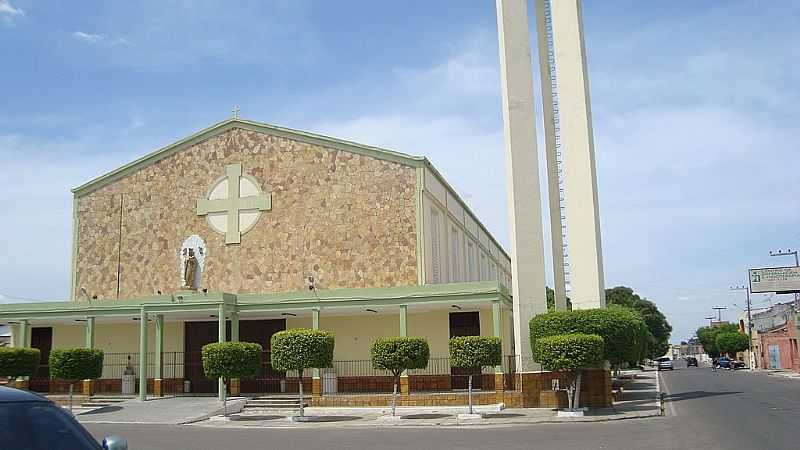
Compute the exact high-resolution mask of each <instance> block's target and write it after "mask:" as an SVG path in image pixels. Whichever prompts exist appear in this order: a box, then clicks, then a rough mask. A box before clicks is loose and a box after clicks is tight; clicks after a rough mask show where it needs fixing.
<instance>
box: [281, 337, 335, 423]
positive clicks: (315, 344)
mask: <svg viewBox="0 0 800 450" xmlns="http://www.w3.org/2000/svg"><path fill="white" fill-rule="evenodd" d="M334 345H335V340H334V337H333V333H331V332H329V331H323V330H311V329H308V328H295V329H291V330H285V331H279V332H277V333H275V334H273V335H272V339H271V340H270V346H271V349H270V353H271V359H272V368H273V369H275V370H281V371H287V370H296V371H297V374H298V376H299V378H300V389H299V391H300V417H303V412H304V409H303V406H304V402H305V399H304V398H303V371H304V370H305V369H312V368H313V369H323V368H325V367H330V366H331V365H332V364H333V348H334Z"/></svg>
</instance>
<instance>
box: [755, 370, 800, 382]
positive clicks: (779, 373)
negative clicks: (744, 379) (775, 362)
mask: <svg viewBox="0 0 800 450" xmlns="http://www.w3.org/2000/svg"><path fill="white" fill-rule="evenodd" d="M753 373H755V374H760V375H763V374H766V375H769V376H772V377H781V378H790V379H794V380H800V373H797V372H795V371H792V370H789V369H755V370H754V371H753Z"/></svg>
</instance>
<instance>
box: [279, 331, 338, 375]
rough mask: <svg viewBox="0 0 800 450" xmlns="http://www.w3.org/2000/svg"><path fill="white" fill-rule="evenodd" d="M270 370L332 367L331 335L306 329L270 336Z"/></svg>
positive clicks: (332, 343)
mask: <svg viewBox="0 0 800 450" xmlns="http://www.w3.org/2000/svg"><path fill="white" fill-rule="evenodd" d="M270 343H271V346H272V348H271V349H270V351H271V355H272V368H273V369H275V370H282V371H285V370H303V369H308V368H318V369H319V368H323V367H330V366H331V365H333V348H334V345H335V340H334V337H333V333H331V332H329V331H323V330H311V329H308V328H295V329H292V330H286V331H279V332H277V333H275V334H273V335H272V339H271V341H270Z"/></svg>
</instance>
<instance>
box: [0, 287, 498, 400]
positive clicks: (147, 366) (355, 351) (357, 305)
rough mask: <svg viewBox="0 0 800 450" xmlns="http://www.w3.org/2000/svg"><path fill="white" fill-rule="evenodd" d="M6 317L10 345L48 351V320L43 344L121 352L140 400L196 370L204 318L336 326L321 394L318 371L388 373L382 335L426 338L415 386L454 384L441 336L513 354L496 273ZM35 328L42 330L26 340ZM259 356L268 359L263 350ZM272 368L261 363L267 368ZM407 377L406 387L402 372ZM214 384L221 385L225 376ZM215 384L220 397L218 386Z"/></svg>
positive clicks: (73, 306)
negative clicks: (375, 362) (473, 338)
mask: <svg viewBox="0 0 800 450" xmlns="http://www.w3.org/2000/svg"><path fill="white" fill-rule="evenodd" d="M454 317H455V318H456V319H457V320H454ZM476 320H477V323H473V322H474V321H476ZM470 321H472V322H470ZM2 322H7V323H9V324H11V325H12V330H13V337H14V339H13V345H15V346H32V345H33V346H35V347H37V348H40V349H42V350H43V353H44V352H45V349H44V348H42V347H43V344H42V342H36V341H42V340H46V337H47V336H46V334H47V333H43V332H37V333H34V332H36V331H37V330H46V329H49V330H50V331H49V333H50V342H49V346H47V348H46V351H47V352H48V353H49V350H50V348H63V347H77V346H85V347H89V348H100V349H102V350H104V352H105V353H106V355H107V359H110V358H117V359H121V358H125V356H124V355H125V354H127V361H128V362H129V364H130V365H132V366H134V367H133V368H134V372H135V373H136V374H137V378H138V389H137V391H138V396H139V397H140V398H141V399H145V398H146V396H147V394H148V391H150V392H152V393H153V394H154V395H157V396H158V395H163V394H164V392H165V390H166V391H167V392H172V391H175V392H183V390H182V389H183V382H184V381H185V380H187V379H189V378H190V376H189V375H190V374H189V373H188V372H187V371H190V370H194V371H196V370H202V369H201V368H200V367H199V366H198V361H196V360H192V359H191V358H190V352H189V350H190V349H189V348H187V347H186V345H189V344H190V342H192V339H191V337H190V336H189V335H188V333H189V332H188V331H187V330H190V329H192V328H197V326H196V324H198V323H199V324H202V327H204V328H205V329H206V333H205V339H206V340H208V339H209V332H208V331H209V330H208V326H209V325H210V324H209V322H214V323H215V328H216V333H215V334H216V336H211V337H210V339H215V340H216V341H219V342H224V341H226V340H233V341H238V340H240V338H241V339H242V340H248V341H253V340H261V342H262V345H263V344H264V343H266V344H267V346H268V337H269V336H270V335H271V333H272V332H274V331H277V330H278V329H281V328H297V327H309V328H317V329H319V328H321V329H326V330H329V331H332V332H334V334H335V335H336V338H337V339H336V354H335V357H334V359H335V362H334V368H331V369H326V370H325V371H324V372H325V373H320V371H318V370H314V371H313V373H312V374H311V375H312V376H311V379H310V380H307V381H310V382H311V386H310V387H311V389H310V391H311V392H313V393H314V395H322V394H323V391H324V390H325V389H324V387H323V378H324V377H326V376H329V375H330V373H333V376H334V377H338V380H339V389H337V388H336V387H334V392H335V391H342V392H348V390H349V391H350V392H362V391H363V392H365V393H367V392H370V389H366V388H363V387H364V386H367V385H369V386H371V387H375V386H382V383H384V381H385V380H384V378H385V377H384V375H383V374H378V373H374V371H373V370H372V369H371V366H370V365H369V346H370V344H371V342H372V340H374V338H375V337H378V336H387V335H400V336H405V335H414V336H422V337H425V338H427V339H428V341H429V343H430V346H431V356H432V360H431V362H432V366H434V367H432V368H431V369H430V370H429V371H428V372H425V373H420V374H418V375H417V376H416V380H417V381H413V380H414V378H415V374H411V378H412V382H411V384H412V385H413V384H414V383H415V382H416V383H417V385H418V386H419V389H420V390H424V389H426V388H430V387H431V386H438V387H440V388H441V387H442V386H444V387H446V388H453V385H452V382H450V381H446V382H443V381H442V377H448V380H449V379H450V374H451V369H450V367H449V362H448V361H446V358H447V353H448V352H447V341H448V339H449V337H450V336H451V335H453V334H454V333H456V335H457V334H458V333H461V332H464V333H475V334H484V335H493V336H497V337H499V338H501V339H502V341H503V348H504V354H506V355H513V354H514V352H513V350H512V348H511V346H510V342H511V339H510V336H511V329H512V327H511V299H510V297H509V295H508V292H507V291H506V290H505V288H503V287H501V286H500V285H499V284H498V283H497V282H472V283H451V284H439V285H423V286H412V287H397V288H380V289H335V290H323V291H301V292H292V293H282V294H239V295H236V294H228V293H213V292H208V293H203V292H193V291H187V292H178V293H176V294H174V295H158V296H152V297H147V298H140V299H128V300H119V301H110V300H103V301H97V300H96V301H89V302H80V303H75V302H54V303H29V304H19V305H9V306H8V307H7V308H4V309H3V310H2V311H0V323H2ZM193 324H195V325H193ZM246 325H248V326H246ZM212 326H213V325H212ZM459 327H461V328H459ZM248 329H250V330H251V331H247V330H248ZM266 329H269V331H264V330H266ZM243 333H246V334H247V333H249V334H247V335H246V336H245V335H243ZM254 333H256V334H259V333H260V334H259V336H258V337H256V339H253V338H252V337H251V336H252V335H253V334H254ZM34 334H39V335H45V336H44V338H42V337H41V336H39V337H37V338H35V339H33V342H32V335H34ZM261 335H263V336H261ZM195 341H196V340H195ZM192 345H194V344H192ZM266 351H268V348H267V347H265V352H266ZM192 353H193V354H194V353H199V352H192ZM265 356H266V357H267V360H268V353H266V354H265ZM43 359H44V358H43ZM195 359H197V358H195ZM511 359H513V358H511ZM43 363H45V364H46V361H43ZM107 363H108V366H109V367H108V368H107V369H104V380H99V381H98V383H99V384H101V385H102V384H103V383H104V382H105V383H106V384H107V385H106V386H104V389H111V390H114V389H116V386H117V385H116V384H114V383H116V378H118V376H119V375H120V370H121V368H122V367H123V366H122V364H124V363H125V361H124V359H123V360H122V361H107ZM112 366H113V367H112ZM126 366H127V364H126ZM438 366H441V367H438ZM508 369H509V368H508V367H505V369H504V368H503V367H497V368H496V369H495V371H494V372H495V373H497V374H502V373H503V372H504V370H505V371H506V372H507V371H508ZM268 370H269V367H268V363H265V372H266V371H268ZM437 371H438V372H442V373H435V372H437ZM139 374H146V376H138V375H139ZM287 375H289V374H282V375H281V377H280V380H282V381H283V384H282V385H281V391H286V390H285V389H286V384H288V385H291V384H292V383H294V386H296V384H297V383H298V382H300V380H299V379H298V378H297V375H296V374H294V376H293V377H292V376H287ZM305 375H306V376H307V375H308V374H305ZM264 376H265V377H266V375H264ZM106 377H108V379H107V380H106ZM437 377H439V378H437ZM490 378H493V377H490ZM32 381H33V380H32ZM273 381H275V382H278V381H279V380H278V379H277V378H276V379H275V380H273ZM112 382H113V383H112ZM404 382H405V389H406V391H407V390H408V386H409V381H408V378H407V377H404ZM149 383H150V384H149ZM501 383H502V381H501ZM232 384H233V386H232V391H233V393H238V391H239V387H240V386H239V384H238V383H232ZM217 385H218V386H221V380H218V382H217ZM109 386H112V387H109ZM251 386H252V384H251ZM89 388H90V389H91V386H90V387H89ZM242 388H244V386H242ZM256 389H257V390H265V389H266V388H264V387H256ZM290 389H291V388H290ZM328 389H330V388H328ZM377 389H378V390H380V389H381V388H380V387H378V388H377ZM216 391H217V393H218V395H220V396H222V389H219V388H218V389H216Z"/></svg>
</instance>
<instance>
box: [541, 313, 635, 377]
mask: <svg viewBox="0 0 800 450" xmlns="http://www.w3.org/2000/svg"><path fill="white" fill-rule="evenodd" d="M529 327H530V340H531V350H532V351H533V358H534V360H536V361H539V362H541V361H540V360H539V358H538V357H537V355H538V352H539V350H538V341H539V340H540V339H541V338H544V337H548V336H556V335H561V334H575V333H578V334H596V335H598V336H600V337H601V338H602V339H603V348H604V350H603V354H602V356H601V358H602V359H606V360H608V361H609V362H610V363H611V364H613V365H615V366H617V365H620V364H622V363H625V362H629V361H636V360H638V359H639V358H640V357H641V356H642V354H643V351H644V345H645V341H644V336H643V331H644V330H645V329H646V327H647V326H646V325H645V324H644V321H643V320H642V319H641V317H640V316H638V315H637V314H636V313H635V312H633V311H629V310H627V309H625V308H598V309H580V310H575V311H551V312H548V313H545V314H540V315H538V316H536V317H534V318H533V319H531V321H530V323H529Z"/></svg>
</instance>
